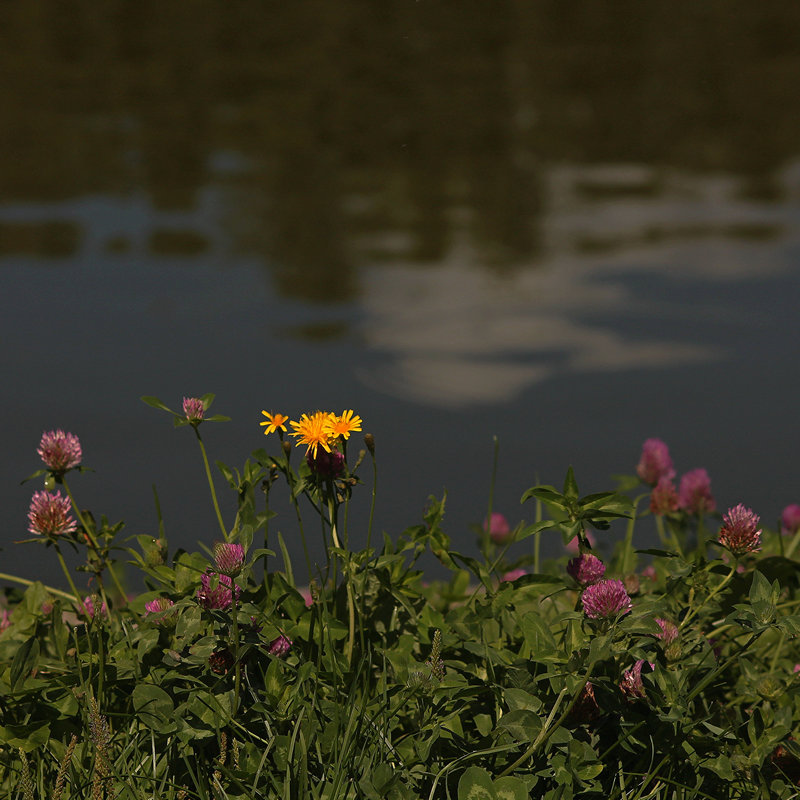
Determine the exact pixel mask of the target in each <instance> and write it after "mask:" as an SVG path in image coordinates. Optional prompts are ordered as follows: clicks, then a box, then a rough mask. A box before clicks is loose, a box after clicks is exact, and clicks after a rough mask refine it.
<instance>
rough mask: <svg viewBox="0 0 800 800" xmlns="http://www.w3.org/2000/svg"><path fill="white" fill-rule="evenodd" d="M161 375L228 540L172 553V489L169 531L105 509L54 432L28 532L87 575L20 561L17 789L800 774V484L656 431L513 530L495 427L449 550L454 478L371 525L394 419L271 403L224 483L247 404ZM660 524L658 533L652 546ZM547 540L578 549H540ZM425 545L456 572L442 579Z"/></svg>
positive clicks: (670, 792) (552, 492) (318, 790)
mask: <svg viewBox="0 0 800 800" xmlns="http://www.w3.org/2000/svg"><path fill="white" fill-rule="evenodd" d="M142 399H143V400H144V401H145V402H146V403H148V404H149V405H150V406H153V407H155V408H157V409H161V410H163V411H167V412H168V413H169V414H170V415H172V417H173V421H174V425H175V426H176V427H185V426H189V427H191V428H192V430H193V433H194V435H195V438H196V440H197V441H198V444H199V448H200V452H201V459H202V462H203V468H204V472H205V479H206V481H207V483H208V486H209V493H210V497H211V504H210V507H209V525H208V528H209V530H208V538H207V539H206V540H205V541H203V542H201V546H202V548H203V550H204V552H187V551H185V550H183V549H177V550H171V549H170V546H169V539H168V535H167V531H166V526H165V525H164V522H163V520H161V518H160V512H158V498H157V496H156V508H157V516H158V523H157V526H155V527H156V528H157V535H156V536H133V537H129V538H127V539H126V538H124V537H123V535H122V532H123V524H122V523H116V524H113V525H112V524H110V523H109V522H108V520H107V519H106V517H104V516H103V517H100V522H99V523H98V522H96V521H95V517H94V515H93V514H92V513H91V512H89V511H88V510H86V509H83V508H81V507H80V505H79V504H78V503H77V501H76V498H75V495H74V494H73V492H72V489H71V486H70V485H69V484H68V482H67V475H68V474H69V473H71V472H76V473H78V474H80V473H81V472H82V471H84V470H85V469H87V468H86V467H85V466H84V465H83V451H82V448H81V445H80V441H79V439H78V437H77V436H76V435H74V434H72V433H65V432H64V431H61V430H54V431H50V432H46V433H45V434H44V435H43V437H42V440H41V442H40V443H39V448H38V453H39V455H40V457H41V458H42V460H43V463H44V465H45V468H44V469H41V470H39V471H37V472H35V473H34V474H33V475H32V476H30V478H29V479H28V480H30V479H31V478H37V477H42V476H44V487H43V488H42V489H37V490H36V491H35V492H34V493H33V497H32V500H31V505H30V508H29V510H28V531H29V533H30V535H31V536H32V537H33V539H34V540H35V541H37V542H38V543H39V544H41V545H42V546H44V547H46V548H52V550H53V551H54V552H55V553H56V557H57V559H58V560H59V563H60V565H61V567H62V570H63V572H64V575H65V580H66V583H67V585H68V586H69V590H70V591H64V590H63V589H61V588H58V587H50V586H45V585H43V584H42V583H41V582H38V581H32V580H29V579H27V578H25V577H23V576H14V575H10V574H6V573H0V578H2V579H3V581H4V582H6V583H7V584H11V585H10V586H7V588H6V589H5V594H4V601H5V604H4V606H3V607H2V614H1V615H0V702H1V703H2V705H1V706H0V708H1V709H2V718H1V719H0V788H1V789H2V796H4V797H5V796H8V797H11V798H23V800H31V798H34V797H35V798H53V799H54V800H62V798H87V797H91V798H92V800H101V799H102V798H112V797H113V798H131V799H132V800H133V799H134V798H135V799H136V800H153V799H155V798H158V799H159V800H162V799H163V800H189V799H191V800H195V799H197V800H208V799H211V798H213V799H214V800H218V799H220V800H221V799H222V798H230V799H231V800H233V799H234V798H242V799H244V798H276V799H277V798H314V799H315V800H334V798H336V799H338V798H368V799H369V800H377V799H379V798H388V799H389V800H404V798H414V799H415V800H416V798H428V799H429V800H434V798H454V800H477V799H478V798H489V799H490V800H491V799H492V798H497V800H506V799H509V800H522V799H523V798H528V797H536V798H543V799H544V800H569V799H570V798H598V799H599V798H603V799H604V800H617V799H619V800H634V799H636V800H644V798H663V800H667V798H669V800H675V799H677V798H681V799H685V800H690V799H691V798H714V800H729V799H731V800H732V799H733V798H781V799H785V800H788V799H789V798H795V797H798V796H800V745H798V743H797V742H798V741H800V644H799V643H798V640H797V635H798V633H800V615H798V606H800V597H798V590H799V589H800V578H799V577H798V576H800V563H798V562H797V561H796V560H795V559H794V554H795V552H796V551H797V548H798V546H800V506H797V505H795V504H792V505H788V506H787V507H786V509H785V510H784V513H783V514H782V516H781V519H780V520H779V521H778V522H777V524H776V525H775V527H774V528H773V529H770V528H769V527H768V526H766V525H764V526H762V525H761V521H760V519H759V516H758V515H757V514H756V513H755V512H754V511H753V510H751V509H750V508H748V507H747V506H745V505H744V504H741V503H740V504H737V505H735V506H733V507H732V508H729V509H727V510H726V511H725V512H724V513H721V514H720V513H719V512H718V511H717V510H716V501H715V499H714V497H713V495H712V493H711V482H710V479H709V476H708V474H707V473H706V471H705V470H703V469H694V470H690V471H689V472H687V473H684V475H683V476H682V478H681V479H680V481H679V484H678V486H677V487H676V485H675V479H676V475H677V473H676V471H675V469H674V465H673V462H672V459H671V457H670V454H669V450H668V447H667V445H666V444H665V443H664V442H661V441H660V440H658V439H648V440H647V441H646V442H645V443H644V446H643V449H642V455H641V458H640V461H639V464H638V465H637V466H636V467H635V469H634V470H633V471H632V474H631V475H628V476H620V477H618V478H617V486H616V487H615V488H614V489H613V490H611V491H605V492H599V493H592V494H588V495H582V494H581V493H580V492H579V490H578V484H577V481H576V478H575V475H574V474H573V471H572V469H571V468H570V469H568V470H567V474H566V478H565V480H564V482H563V485H562V487H561V488H560V489H557V488H556V487H555V486H552V485H546V484H540V485H535V486H533V487H531V488H530V489H529V490H527V491H526V492H525V493H524V494H523V496H522V498H521V502H522V503H523V504H527V505H526V508H529V509H531V510H532V512H533V519H532V520H531V521H530V522H525V521H520V522H519V523H518V524H516V525H511V524H510V523H509V522H508V520H507V518H506V517H505V516H504V515H503V514H500V513H499V512H498V511H497V510H496V509H493V508H492V499H491V498H492V496H493V483H494V472H495V470H496V465H497V444H496V443H495V458H494V469H493V471H492V480H491V484H490V489H489V503H488V506H489V507H488V509H487V511H486V515H485V517H484V522H483V525H482V526H477V527H476V534H477V537H476V538H477V545H478V556H477V557H476V556H474V555H469V554H464V553H459V552H457V551H456V550H455V549H454V548H453V546H452V544H451V540H450V537H449V536H448V534H447V533H446V532H445V526H444V515H445V500H446V498H445V497H442V498H434V497H431V498H430V500H429V503H428V506H427V508H426V509H425V510H424V512H423V515H422V520H421V521H420V522H419V523H418V524H416V525H412V526H411V527H409V528H406V529H405V530H403V531H402V532H401V533H399V534H395V532H388V533H384V535H383V537H382V541H381V542H380V543H379V544H376V545H375V546H373V544H372V540H373V531H372V524H373V522H372V521H373V512H374V507H375V502H376V489H377V461H376V457H375V453H376V444H375V438H374V437H373V436H372V434H371V433H366V434H364V435H363V441H364V447H363V448H362V449H359V451H358V452H357V453H353V452H352V451H353V442H354V438H355V434H362V424H363V423H362V420H361V419H360V417H359V416H358V415H356V414H355V413H354V411H352V410H347V409H346V410H344V411H343V412H342V413H341V414H337V413H333V412H327V411H312V412H305V413H302V414H301V415H300V417H299V418H298V419H297V420H294V421H292V420H290V419H289V417H288V416H287V415H285V414H284V413H282V412H273V411H270V412H267V411H264V412H262V415H263V417H264V419H263V420H262V421H261V423H260V424H261V426H262V427H263V429H264V433H265V434H266V436H267V439H266V444H267V447H265V448H259V449H256V450H255V451H254V452H253V453H252V455H251V457H250V458H248V459H247V460H246V461H245V463H244V465H243V466H242V467H241V469H237V468H231V467H228V466H226V465H225V464H222V463H220V462H217V464H216V467H217V470H218V474H217V477H216V479H215V473H213V472H212V470H211V466H210V462H209V459H208V454H207V451H206V448H205V444H204V442H203V439H202V436H201V433H200V428H201V426H202V425H204V424H206V423H208V422H215V421H216V422H219V421H224V420H225V419H227V418H225V417H222V416H220V415H213V416H209V415H208V411H209V408H210V406H211V404H212V402H213V400H214V396H213V395H205V396H203V397H201V398H193V397H187V398H184V399H183V404H182V408H181V411H179V412H176V411H173V410H171V409H170V408H169V407H168V406H167V405H165V404H164V403H163V402H162V401H160V400H158V399H157V398H154V397H144V398H142ZM292 440H294V441H292ZM296 448H301V449H302V448H305V450H304V451H303V452H302V456H300V457H296V456H295V457H293V456H294V452H295V449H296ZM348 448H349V450H350V452H348ZM32 449H33V448H32ZM369 466H371V468H372V469H371V474H368V476H367V478H366V479H365V478H364V477H363V475H362V472H364V471H366V472H368V473H369V469H368V468H369ZM219 476H221V478H222V480H223V481H224V483H226V484H227V485H228V488H229V489H230V490H231V491H232V492H233V494H234V496H235V497H236V513H235V515H234V516H233V519H230V520H227V521H226V519H225V517H224V516H223V514H222V512H221V508H220V505H219V502H218V497H217V485H216V484H217V482H218V481H219V479H220V477H219ZM367 480H368V483H367V482H366V481H367ZM62 490H63V492H64V493H65V494H62ZM352 502H359V503H366V504H368V506H369V508H370V514H369V522H368V523H367V526H366V529H362V528H359V529H357V530H353V527H354V526H353V525H352V524H351V522H350V514H349V511H350V504H351V503H352ZM642 529H644V533H647V534H649V533H650V532H651V531H653V530H655V532H656V533H657V535H658V537H659V541H660V546H659V547H650V548H644V549H641V548H637V547H636V546H635V539H636V538H637V537H639V536H641V535H642ZM287 531H296V534H297V535H298V536H300V537H301V540H302V544H303V552H304V559H305V565H304V569H303V568H300V569H298V568H297V566H296V565H293V564H292V562H291V559H290V557H289V550H288V548H287V546H286V541H285V535H287ZM617 531H618V532H619V533H621V534H622V536H621V539H620V540H619V542H618V543H617V544H616V546H615V547H613V550H612V551H611V552H610V554H609V555H607V556H606V555H601V554H605V553H606V551H608V550H609V549H610V548H608V547H605V548H604V545H606V544H607V543H610V542H611V540H612V536H614V535H615V534H616V532H617ZM317 532H318V535H319V536H320V538H321V541H322V543H323V549H322V551H321V552H324V554H325V559H324V563H322V564H319V565H313V564H312V560H311V556H310V552H311V551H310V549H309V545H308V541H307V538H306V537H307V536H311V535H317ZM543 536H548V537H556V538H557V539H558V540H559V541H560V543H561V545H563V555H562V556H561V557H559V558H556V559H551V560H544V559H542V558H541V541H542V537H543ZM220 537H221V538H220ZM67 547H69V548H72V549H74V550H76V551H77V552H79V553H81V554H82V559H83V561H84V563H83V565H82V567H80V568H79V570H80V571H81V572H83V573H85V574H86V576H87V577H86V579H85V580H84V581H83V582H84V583H85V586H81V588H80V589H79V588H78V587H79V584H80V583H81V581H80V580H77V579H76V577H75V576H74V575H73V574H72V573H71V572H70V570H69V569H68V567H67V565H66V561H65V560H64V558H63V555H62V550H63V549H64V548H67ZM425 553H432V554H433V555H434V556H435V557H436V558H437V559H438V561H439V562H440V563H441V564H442V565H443V566H444V567H445V568H446V570H447V573H446V574H447V576H448V577H447V578H446V579H441V580H436V581H432V582H429V583H428V582H426V581H425V576H424V574H423V572H422V570H421V569H420V568H419V566H418V563H419V560H420V558H421V557H422V556H423V554H425ZM122 560H125V561H126V562H127V563H128V564H129V565H132V566H133V567H134V568H135V574H136V576H137V579H138V580H140V581H141V583H140V584H137V585H135V586H131V587H130V590H129V589H128V587H127V586H126V585H124V582H123V573H122V570H121V569H120V567H121V561H122ZM129 572H130V570H129Z"/></svg>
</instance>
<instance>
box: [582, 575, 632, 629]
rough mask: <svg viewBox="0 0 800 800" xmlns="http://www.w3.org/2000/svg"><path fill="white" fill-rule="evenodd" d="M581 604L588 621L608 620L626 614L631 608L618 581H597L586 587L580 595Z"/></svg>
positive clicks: (622, 584) (625, 593) (627, 597)
mask: <svg viewBox="0 0 800 800" xmlns="http://www.w3.org/2000/svg"><path fill="white" fill-rule="evenodd" d="M581 602H582V603H583V611H584V613H585V614H586V616H587V617H589V618H590V619H609V618H610V617H615V616H616V615H617V614H627V613H628V612H629V611H630V610H631V608H632V607H633V603H632V602H631V598H630V597H629V596H628V593H627V592H626V591H625V584H624V583H623V582H622V581H619V580H605V581H599V582H598V583H593V584H592V585H591V586H587V587H586V588H585V589H584V590H583V594H582V595H581Z"/></svg>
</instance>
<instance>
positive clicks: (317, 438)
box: [289, 411, 332, 458]
mask: <svg viewBox="0 0 800 800" xmlns="http://www.w3.org/2000/svg"><path fill="white" fill-rule="evenodd" d="M331 416H332V415H331V414H329V413H328V412H327V411H316V412H314V413H313V414H312V415H311V416H310V417H309V416H308V414H303V416H302V417H300V421H299V422H290V423H289V424H290V425H291V426H292V427H293V428H294V432H293V433H292V434H291V435H292V436H296V437H297V442H296V444H297V446H298V447H299V446H300V445H301V444H305V445H308V449H307V450H306V453H308V452H309V451H311V455H312V456H313V457H314V458H316V457H317V449H318V448H319V447H321V448H322V449H323V450H326V451H327V452H328V453H330V451H331V443H332V437H331V435H330V433H328V431H327V423H328V420H329V418H330V417H331Z"/></svg>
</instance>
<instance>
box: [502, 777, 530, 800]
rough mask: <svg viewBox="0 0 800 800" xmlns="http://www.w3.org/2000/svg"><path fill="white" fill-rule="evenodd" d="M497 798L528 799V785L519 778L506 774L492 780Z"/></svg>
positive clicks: (510, 799)
mask: <svg viewBox="0 0 800 800" xmlns="http://www.w3.org/2000/svg"><path fill="white" fill-rule="evenodd" d="M494 791H495V797H497V800H528V798H529V797H530V795H529V793H528V787H527V786H526V785H525V784H524V783H523V782H522V781H521V780H520V779H519V778H513V777H512V776H511V775H506V776H505V777H504V778H498V779H497V780H496V781H495V782H494Z"/></svg>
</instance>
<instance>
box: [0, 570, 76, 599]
mask: <svg viewBox="0 0 800 800" xmlns="http://www.w3.org/2000/svg"><path fill="white" fill-rule="evenodd" d="M0 580H2V581H13V582H14V583H21V584H22V585H23V586H33V584H34V583H37V582H38V581H29V580H28V579H27V578H18V577H17V576H16V575H9V574H8V573H6V572H0ZM43 586H44V588H45V589H47V591H48V592H49V593H50V594H54V595H56V596H57V597H63V598H64V599H65V600H72V599H73V596H72V595H71V594H69V592H62V591H61V589H54V588H53V587H52V586H47V584H43Z"/></svg>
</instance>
